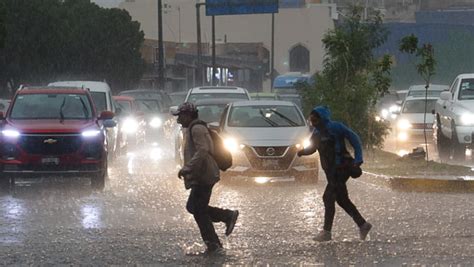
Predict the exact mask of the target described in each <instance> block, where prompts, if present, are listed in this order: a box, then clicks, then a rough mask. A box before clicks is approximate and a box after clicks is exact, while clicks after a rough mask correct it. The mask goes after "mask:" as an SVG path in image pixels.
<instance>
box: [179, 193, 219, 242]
mask: <svg viewBox="0 0 474 267" xmlns="http://www.w3.org/2000/svg"><path fill="white" fill-rule="evenodd" d="M211 193H212V185H210V186H209V185H196V186H193V187H192V188H191V193H190V195H189V199H188V203H187V205H186V209H187V210H188V211H189V212H190V213H191V214H193V215H194V219H195V220H196V223H197V225H198V227H199V230H200V232H201V237H202V239H203V240H204V242H205V243H206V245H207V246H208V249H210V250H214V249H217V248H219V247H222V245H221V242H220V241H219V237H218V236H217V234H216V231H215V229H214V225H213V224H212V220H211V216H210V215H209V209H208V205H209V200H210V198H211Z"/></svg>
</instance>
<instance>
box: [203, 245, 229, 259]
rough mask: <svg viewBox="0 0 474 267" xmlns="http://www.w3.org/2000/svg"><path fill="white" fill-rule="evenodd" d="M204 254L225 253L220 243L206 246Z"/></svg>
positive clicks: (216, 254)
mask: <svg viewBox="0 0 474 267" xmlns="http://www.w3.org/2000/svg"><path fill="white" fill-rule="evenodd" d="M204 254H205V255H208V256H214V255H215V256H218V255H225V250H224V248H223V247H222V245H220V244H219V245H211V246H208V247H207V249H206V251H205V252H204Z"/></svg>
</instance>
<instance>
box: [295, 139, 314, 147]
mask: <svg viewBox="0 0 474 267" xmlns="http://www.w3.org/2000/svg"><path fill="white" fill-rule="evenodd" d="M310 145H311V140H309V139H305V140H303V142H301V143H300V144H296V148H298V149H300V148H308V147H309V146H310Z"/></svg>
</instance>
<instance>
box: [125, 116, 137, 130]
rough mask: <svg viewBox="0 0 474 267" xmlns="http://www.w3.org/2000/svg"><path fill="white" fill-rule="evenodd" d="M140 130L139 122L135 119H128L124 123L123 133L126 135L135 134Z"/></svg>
mask: <svg viewBox="0 0 474 267" xmlns="http://www.w3.org/2000/svg"><path fill="white" fill-rule="evenodd" d="M137 129H138V122H137V120H135V119H134V118H127V119H125V121H124V122H123V126H122V131H124V132H126V133H134V132H136V131H137Z"/></svg>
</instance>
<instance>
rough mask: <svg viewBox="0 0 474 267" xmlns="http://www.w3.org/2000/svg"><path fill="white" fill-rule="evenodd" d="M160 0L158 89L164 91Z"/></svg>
mask: <svg viewBox="0 0 474 267" xmlns="http://www.w3.org/2000/svg"><path fill="white" fill-rule="evenodd" d="M161 2H162V0H158V89H160V90H163V89H165V88H164V87H165V86H164V85H165V73H164V72H165V67H164V65H165V64H164V58H163V57H164V53H163V10H162V3H161Z"/></svg>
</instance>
